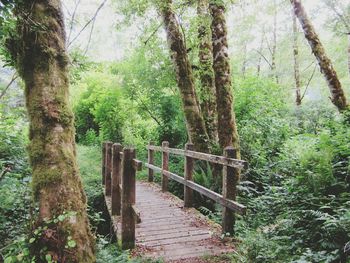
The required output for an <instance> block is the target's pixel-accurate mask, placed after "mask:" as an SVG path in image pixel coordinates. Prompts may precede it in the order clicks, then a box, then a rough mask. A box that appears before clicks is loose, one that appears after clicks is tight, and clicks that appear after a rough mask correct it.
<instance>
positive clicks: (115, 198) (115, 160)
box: [112, 143, 123, 216]
mask: <svg viewBox="0 0 350 263" xmlns="http://www.w3.org/2000/svg"><path fill="white" fill-rule="evenodd" d="M122 150H123V147H122V146H121V144H119V143H115V144H113V146H112V215H118V216H119V215H120V210H121V192H120V187H119V185H120V183H121V174H120V172H121V158H120V157H121V156H120V152H121V151H122Z"/></svg>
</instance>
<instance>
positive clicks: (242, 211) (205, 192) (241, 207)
mask: <svg viewBox="0 0 350 263" xmlns="http://www.w3.org/2000/svg"><path fill="white" fill-rule="evenodd" d="M186 185H187V186H189V187H191V188H192V189H193V190H195V191H197V192H198V193H201V194H202V195H205V196H206V197H209V198H210V199H212V200H214V201H215V202H217V203H218V204H220V205H222V206H224V207H227V208H230V209H232V210H234V211H237V212H238V213H239V214H242V215H244V214H245V213H246V209H247V208H246V207H245V206H244V205H242V204H239V203H237V202H235V201H232V200H227V199H225V198H223V197H222V195H220V194H218V193H215V192H214V191H212V190H209V189H207V188H205V187H203V186H201V185H199V184H196V183H195V182H191V181H187V182H186Z"/></svg>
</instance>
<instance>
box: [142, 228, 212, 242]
mask: <svg viewBox="0 0 350 263" xmlns="http://www.w3.org/2000/svg"><path fill="white" fill-rule="evenodd" d="M203 235H206V236H207V235H210V233H209V232H208V231H205V230H196V231H187V232H175V233H170V234H164V233H161V234H158V235H152V236H151V235H147V236H144V238H143V239H142V241H143V242H147V243H148V242H153V241H159V240H166V239H175V238H183V237H188V238H190V237H194V236H203Z"/></svg>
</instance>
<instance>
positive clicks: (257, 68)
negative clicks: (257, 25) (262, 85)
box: [256, 26, 265, 77]
mask: <svg viewBox="0 0 350 263" xmlns="http://www.w3.org/2000/svg"><path fill="white" fill-rule="evenodd" d="M264 36H265V28H264V26H262V34H261V39H260V46H259V50H258V53H259V58H258V65H257V67H256V74H257V76H258V77H260V72H261V60H262V56H261V54H262V52H263V47H264Z"/></svg>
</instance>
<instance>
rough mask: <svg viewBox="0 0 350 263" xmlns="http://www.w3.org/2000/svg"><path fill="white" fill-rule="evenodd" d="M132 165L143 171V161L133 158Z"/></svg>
mask: <svg viewBox="0 0 350 263" xmlns="http://www.w3.org/2000/svg"><path fill="white" fill-rule="evenodd" d="M132 165H133V166H134V169H135V170H136V171H142V161H140V160H137V159H133V160H132Z"/></svg>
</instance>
